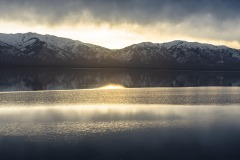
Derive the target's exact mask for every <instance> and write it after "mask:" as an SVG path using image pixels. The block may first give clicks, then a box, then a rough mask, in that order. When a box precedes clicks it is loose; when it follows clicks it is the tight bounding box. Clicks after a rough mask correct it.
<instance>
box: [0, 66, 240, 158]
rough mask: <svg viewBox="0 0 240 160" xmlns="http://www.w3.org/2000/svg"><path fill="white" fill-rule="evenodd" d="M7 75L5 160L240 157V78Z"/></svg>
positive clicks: (1, 81) (0, 147)
mask: <svg viewBox="0 0 240 160" xmlns="http://www.w3.org/2000/svg"><path fill="white" fill-rule="evenodd" d="M0 73H1V77H0V91H1V92H0V159H3V160H5V159H26V160H27V159H31V160H32V159H39V160H40V159H45V160H48V159H51V160H52V159H60V160H61V159H67V160H72V159H73V160H74V159H84V160H85V159H97V160H99V159H104V160H105V159H111V160H112V159H113V160H114V159H115V160H125V159H127V160H128V159H130V160H134V159H136V160H139V159H140V160H141V159H147V160H151V159H191V160H192V159H194V160H195V159H201V160H202V159H224V160H225V159H228V160H236V159H240V154H239V145H240V136H239V135H240V123H239V122H240V96H239V93H240V87H239V86H240V83H239V82H240V76H239V75H240V74H239V73H238V72H189V71H185V72H183V71H178V72H173V71H159V70H114V69H108V70H106V69H105V70H104V69H93V70H92V69H88V70H43V69H35V70H26V69H20V70H16V69H2V70H1V71H0Z"/></svg>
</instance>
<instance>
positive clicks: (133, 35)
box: [0, 19, 240, 49]
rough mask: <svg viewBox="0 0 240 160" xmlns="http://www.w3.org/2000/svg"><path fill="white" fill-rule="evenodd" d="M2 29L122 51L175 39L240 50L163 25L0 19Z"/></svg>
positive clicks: (233, 43) (228, 43)
mask: <svg viewBox="0 0 240 160" xmlns="http://www.w3.org/2000/svg"><path fill="white" fill-rule="evenodd" d="M0 28H1V31H0V32H1V33H27V32H36V33H39V34H49V35H55V36H58V37H64V38H70V39H73V40H79V41H81V42H84V43H91V44H95V45H99V46H102V47H106V48H109V49H122V48H124V47H127V46H130V45H133V44H137V43H141V42H153V43H164V42H169V41H173V40H186V41H189V42H200V43H210V44H214V45H226V46H229V47H233V48H240V42H238V41H233V40H220V39H214V38H212V39H211V38H204V37H201V36H195V37H192V36H191V33H189V34H187V32H180V31H178V30H177V29H178V28H174V27H173V28H171V27H170V26H169V24H164V23H162V24H160V25H156V26H148V25H146V26H140V25H137V24H124V23H123V24H109V23H101V24H96V23H93V22H89V23H80V22H79V23H77V24H74V25H71V24H68V23H63V24H61V25H58V26H49V25H44V24H34V23H24V22H14V21H4V20H1V19H0ZM185 28H187V27H185ZM180 30H183V28H180Z"/></svg>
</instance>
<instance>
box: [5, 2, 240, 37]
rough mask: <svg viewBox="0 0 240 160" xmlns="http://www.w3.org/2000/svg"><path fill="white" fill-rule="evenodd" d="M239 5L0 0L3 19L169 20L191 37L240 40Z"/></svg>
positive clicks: (52, 21)
mask: <svg viewBox="0 0 240 160" xmlns="http://www.w3.org/2000/svg"><path fill="white" fill-rule="evenodd" d="M239 8H240V1H239V0H0V15H1V16H0V20H1V19H4V20H12V21H21V22H25V23H39V24H42V23H44V24H47V25H50V26H54V25H59V24H63V23H66V22H67V23H69V24H73V25H74V24H77V23H80V22H83V23H84V22H87V21H90V22H91V21H93V22H94V23H101V22H107V23H109V24H110V25H118V24H121V23H127V24H138V25H140V26H148V27H149V26H151V25H155V24H159V23H167V24H168V25H169V26H173V29H174V28H179V27H178V25H180V26H181V27H180V29H181V28H183V30H182V31H183V32H184V31H187V32H188V34H189V35H190V36H191V35H196V34H199V35H200V36H206V37H208V38H213V39H216V38H218V37H219V38H221V39H222V40H231V41H233V40H234V41H239V39H240V34H239V27H240V18H239V17H240V9H239ZM184 27H186V28H185V29H184Z"/></svg>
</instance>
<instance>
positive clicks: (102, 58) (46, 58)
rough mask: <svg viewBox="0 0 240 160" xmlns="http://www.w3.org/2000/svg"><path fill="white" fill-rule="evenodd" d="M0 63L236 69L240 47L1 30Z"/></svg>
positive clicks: (45, 65) (239, 64) (239, 63)
mask: <svg viewBox="0 0 240 160" xmlns="http://www.w3.org/2000/svg"><path fill="white" fill-rule="evenodd" d="M0 65H7V66H43V67H57V66H61V67H127V68H168V69H204V70H239V69H240V51H239V50H237V49H232V48H228V47H226V46H214V45H210V44H201V43H196V42H185V41H173V42H168V43H161V44H160V43H150V42H147V43H140V44H134V45H132V46H129V47H126V48H123V49H119V50H110V49H107V48H103V47H100V46H96V45H92V44H87V43H83V42H80V41H74V40H71V39H66V38H60V37H56V36H51V35H40V34H36V33H26V34H0Z"/></svg>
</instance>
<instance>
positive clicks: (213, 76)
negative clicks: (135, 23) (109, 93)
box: [0, 68, 240, 91]
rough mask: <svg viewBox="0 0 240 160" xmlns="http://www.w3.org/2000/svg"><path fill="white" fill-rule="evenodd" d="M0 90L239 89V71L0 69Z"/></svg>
mask: <svg viewBox="0 0 240 160" xmlns="http://www.w3.org/2000/svg"><path fill="white" fill-rule="evenodd" d="M0 74H1V77H0V91H28V90H71V89H86V88H99V87H103V86H107V85H109V84H117V85H119V86H124V87H126V88H142V87H191V86H240V72H200V71H166V70H165V71H164V70H141V69H68V70H66V69H15V68H13V69H0Z"/></svg>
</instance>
